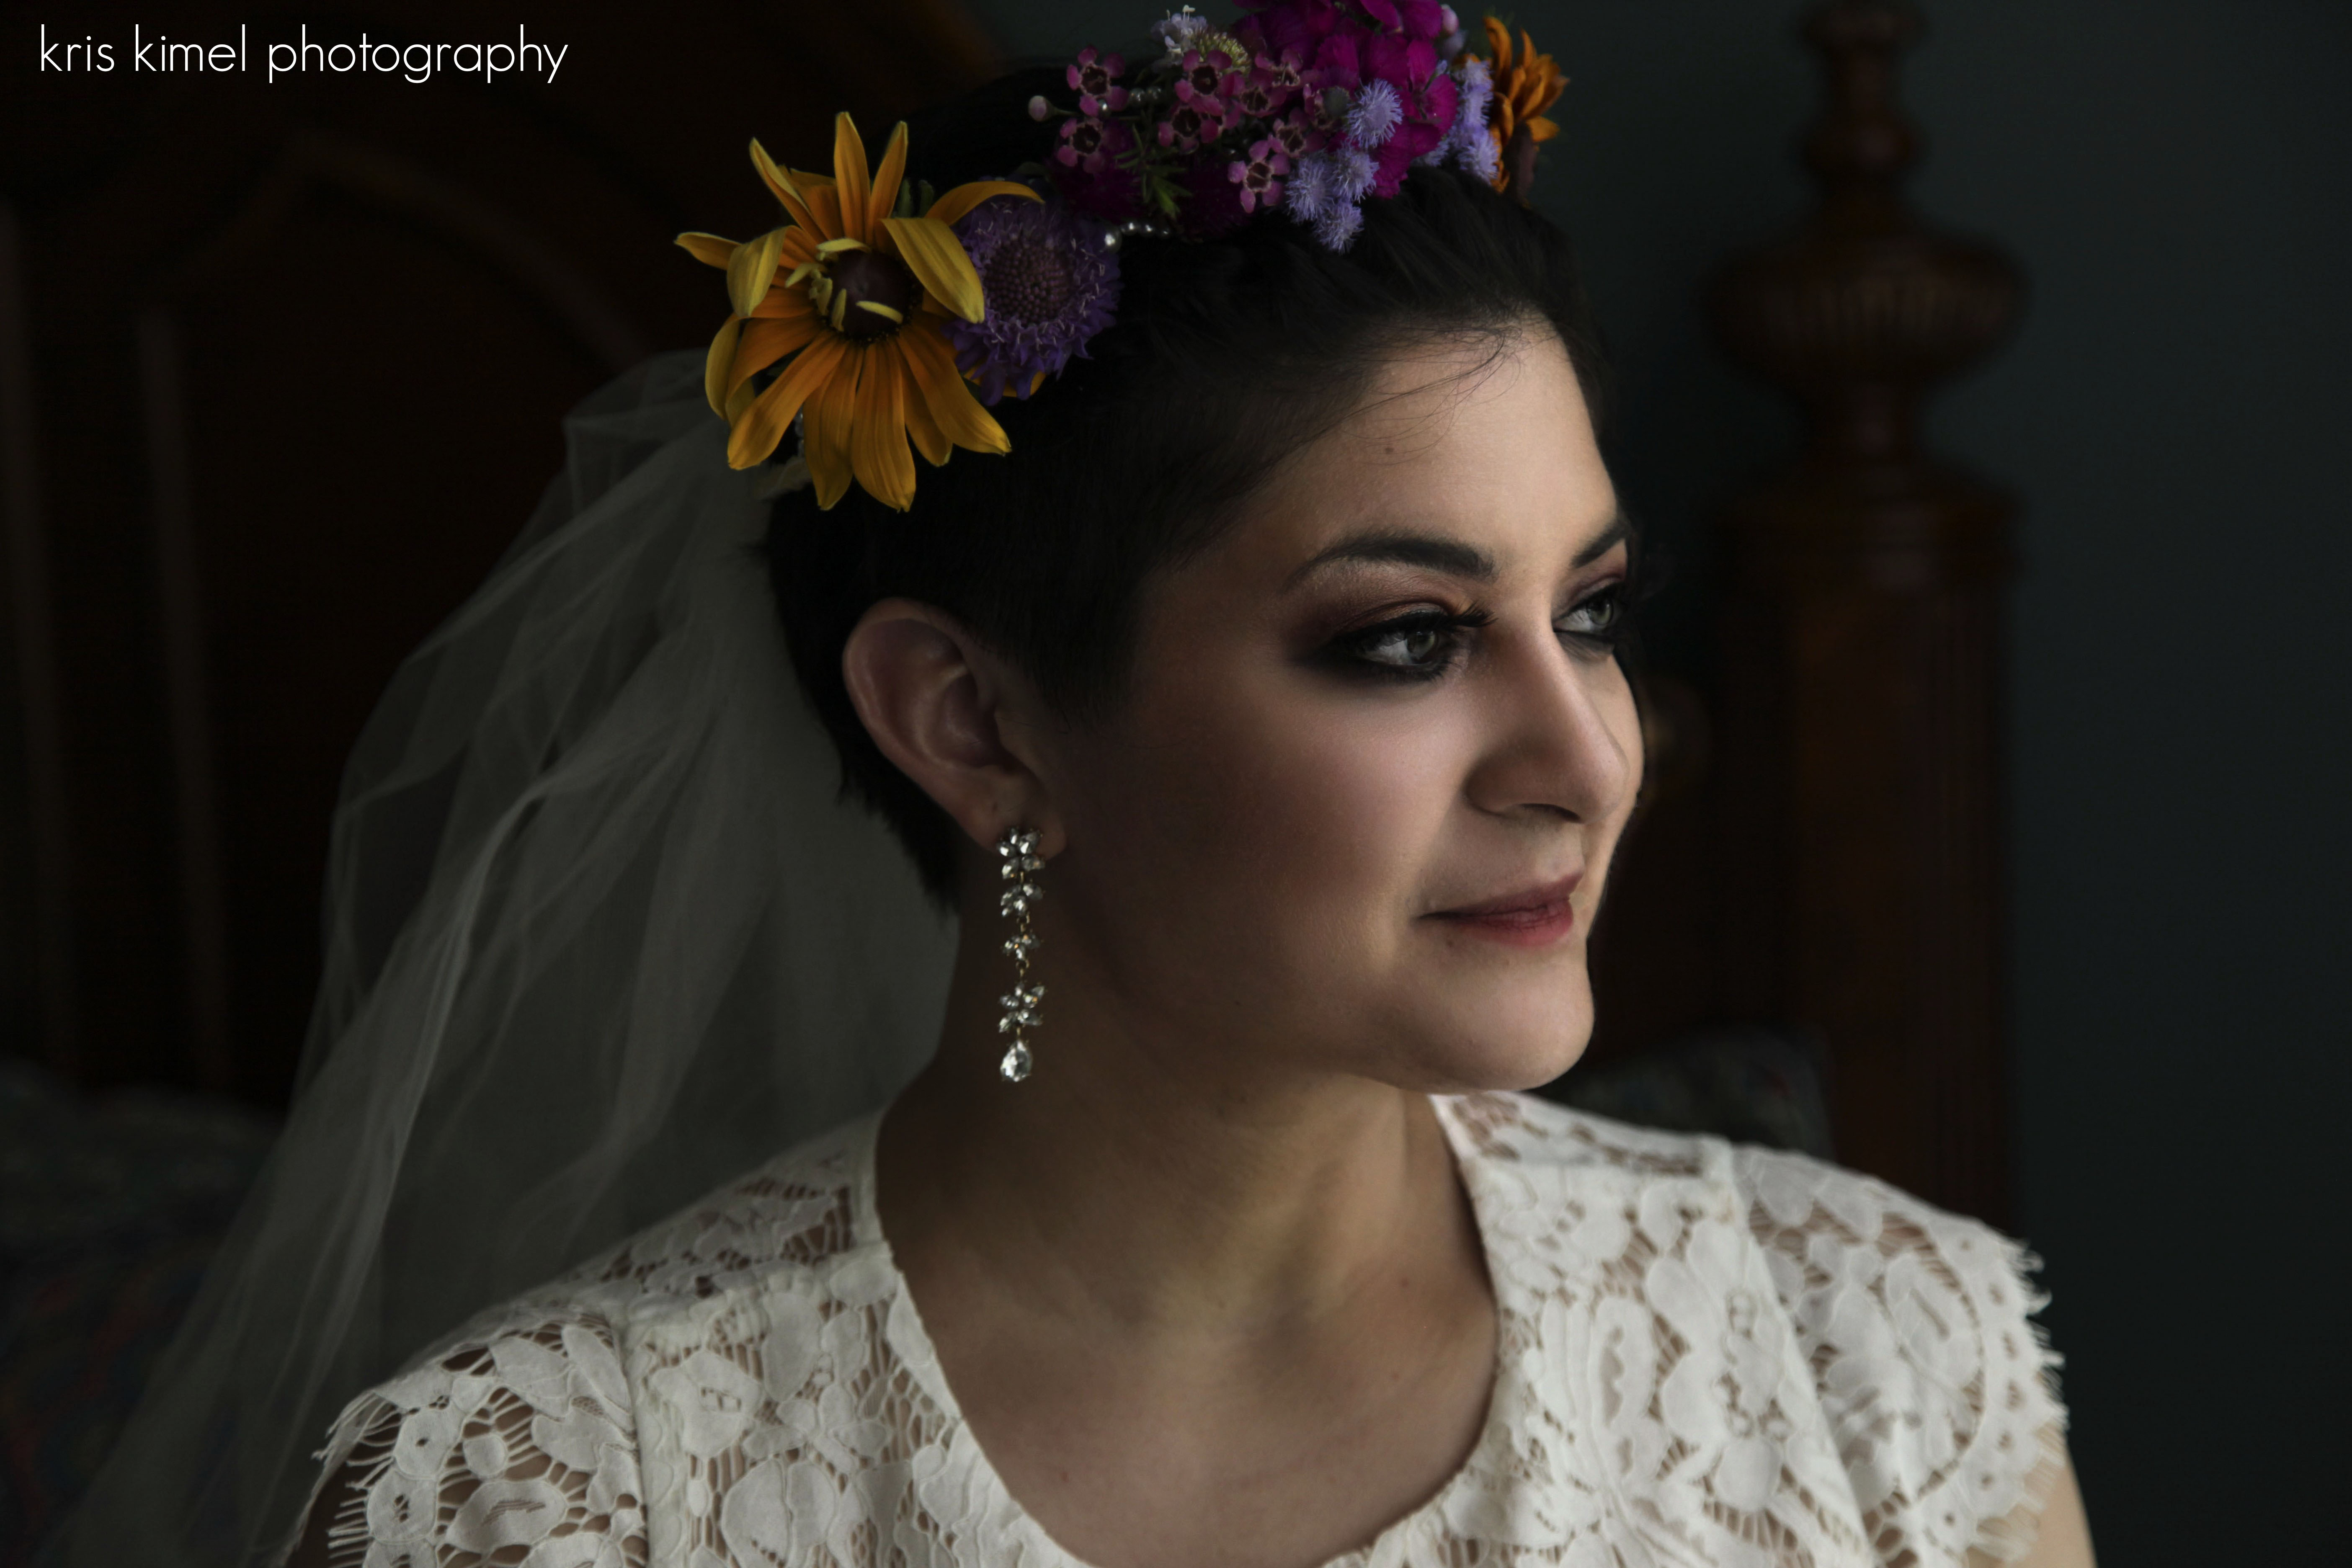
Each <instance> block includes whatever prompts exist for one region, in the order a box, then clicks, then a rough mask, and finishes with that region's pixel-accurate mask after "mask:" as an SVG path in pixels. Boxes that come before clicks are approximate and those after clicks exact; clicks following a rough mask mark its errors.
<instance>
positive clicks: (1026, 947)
mask: <svg viewBox="0 0 2352 1568" xmlns="http://www.w3.org/2000/svg"><path fill="white" fill-rule="evenodd" d="M1036 851H1037V835H1036V834H1035V833H1034V832H1030V831H1026V830H1024V829H1022V828H1017V827H1015V828H1008V829H1007V830H1006V831H1005V835H1004V837H1002V838H1000V839H998V840H997V841H996V854H997V858H998V860H999V861H1000V862H1001V864H1000V865H999V866H998V868H997V871H998V875H1000V876H1002V877H1003V879H1005V880H1006V881H1008V882H1010V883H1012V884H1013V886H1011V887H1009V888H1007V889H1004V891H1003V893H1001V894H999V895H998V897H997V900H996V910H997V913H999V914H1001V915H1003V916H1005V917H1007V918H1008V919H1010V920H1011V921H1013V934H1012V935H1011V936H1010V937H1007V938H1006V939H1005V942H1004V951H1005V952H1008V953H1011V954H1012V955H1013V989H1012V990H1010V991H1008V992H1006V993H1005V994H1003V995H1002V996H1000V997H998V998H997V1000H998V1001H1000V1002H1002V1003H1003V1005H1004V1016H1003V1017H1001V1018H999V1019H997V1020H996V1032H997V1033H998V1034H1000V1035H1010V1036H1012V1037H1013V1044H1012V1045H1011V1046H1010V1047H1007V1048H1006V1050H1005V1053H1004V1059H1003V1060H1002V1061H1000V1062H998V1063H997V1064H996V1071H997V1075H998V1076H999V1077H1001V1078H1003V1079H1004V1081H1005V1082H1007V1083H1019V1082H1020V1081H1021V1080H1022V1079H1024V1078H1027V1077H1028V1076H1029V1068H1030V1065H1031V1062H1032V1058H1031V1057H1030V1055H1029V1041H1028V1039H1027V1038H1026V1037H1025V1036H1024V1031H1025V1030H1029V1029H1034V1028H1035V1027H1036V1026H1038V1024H1039V1023H1040V1022H1041V1021H1042V1020H1040V1019H1039V1018H1038V1016H1037V1004H1038V1003H1040V1002H1043V1001H1044V1000H1045V987H1044V986H1043V985H1032V984H1029V954H1030V952H1032V951H1033V950H1034V948H1035V947H1036V945H1037V936H1036V933H1035V932H1034V931H1031V930H1030V929H1029V906H1030V905H1032V904H1034V903H1035V902H1036V901H1037V900H1039V899H1042V898H1044V897H1045V889H1043V888H1040V887H1039V886H1037V884H1036V883H1034V882H1033V881H1031V880H1030V879H1029V873H1030V872H1032V871H1042V870H1044V869H1045V862H1044V861H1043V860H1040V859H1038V858H1037V853H1036Z"/></svg>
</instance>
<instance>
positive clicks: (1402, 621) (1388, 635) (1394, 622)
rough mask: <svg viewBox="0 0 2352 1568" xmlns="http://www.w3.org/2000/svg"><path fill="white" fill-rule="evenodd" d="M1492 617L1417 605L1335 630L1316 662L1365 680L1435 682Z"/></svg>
mask: <svg viewBox="0 0 2352 1568" xmlns="http://www.w3.org/2000/svg"><path fill="white" fill-rule="evenodd" d="M1494 618H1495V617H1494V616H1492V615H1490V614H1488V613H1487V612H1486V611H1485V610H1482V609H1478V608H1475V607H1473V608H1470V609H1467V610H1446V609H1441V608H1439V607H1437V606H1435V605H1416V606H1414V607H1413V608H1411V609H1408V610H1404V611H1402V612H1400V613H1396V614H1391V615H1384V616H1378V617H1376V618H1374V619H1373V620H1371V621H1370V622H1369V623H1368V624H1364V625H1360V626H1351V627H1349V628H1348V629H1347V630H1344V631H1342V632H1339V634H1337V635H1336V636H1334V637H1330V638H1329V639H1328V641H1326V642H1325V643H1324V644H1323V645H1322V647H1320V648H1318V650H1317V651H1316V654H1315V656H1314V657H1315V662H1316V663H1318V664H1320V665H1322V666H1323V667H1325V668H1329V669H1331V670H1334V671H1336V672H1338V673H1339V674H1342V675H1345V676H1349V677H1352V678H1357V679H1366V680H1372V681H1379V682H1391V681H1402V682H1408V683H1410V682H1418V681H1425V680H1434V679H1438V678H1439V677H1441V676H1443V675H1444V674H1446V673H1447V672H1448V671H1449V670H1451V669H1453V668H1454V666H1455V665H1457V664H1459V663H1460V662H1461V661H1462V658H1463V655H1464V654H1465V652H1466V651H1467V649H1468V645H1469V642H1470V638H1471V637H1472V635H1473V634H1475V632H1476V631H1477V630H1478V629H1479V628H1480V627H1482V626H1488V625H1490V624H1492V622H1493V621H1494Z"/></svg>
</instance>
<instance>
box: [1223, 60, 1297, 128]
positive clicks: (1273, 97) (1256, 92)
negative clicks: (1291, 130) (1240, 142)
mask: <svg viewBox="0 0 2352 1568" xmlns="http://www.w3.org/2000/svg"><path fill="white" fill-rule="evenodd" d="M1285 58H1286V59H1287V58H1288V57H1285ZM1297 94H1298V72H1297V68H1295V67H1292V68H1284V67H1281V66H1276V65H1275V64H1273V63H1272V62H1270V61H1266V60H1260V61H1259V62H1258V63H1257V68H1256V69H1255V70H1253V71H1251V72H1250V74H1249V79H1248V80H1247V81H1245V82H1244V83H1242V87H1241V90H1240V91H1239V92H1237V93H1235V94H1234V107H1235V108H1237V109H1239V110H1241V112H1242V118H1243V119H1244V120H1271V119H1273V118H1274V117H1275V116H1276V114H1279V113H1280V112H1282V109H1283V106H1284V105H1285V104H1287V103H1288V102H1289V101H1290V100H1292V99H1293V98H1295V97H1297Z"/></svg>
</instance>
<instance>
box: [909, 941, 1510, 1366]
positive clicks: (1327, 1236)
mask: <svg viewBox="0 0 2352 1568" xmlns="http://www.w3.org/2000/svg"><path fill="white" fill-rule="evenodd" d="M973 945H974V944H972V943H969V942H968V943H967V944H966V950H965V951H964V952H961V953H960V954H959V959H958V963H957V973H956V978H955V983H954V984H953V986H952V988H951V992H950V1006H949V1015H948V1018H947V1021H946V1025H945V1028H944V1030H943V1035H942V1041H941V1046H940V1053H939V1056H938V1058H936V1059H935V1061H934V1062H933V1064H932V1065H931V1067H930V1068H929V1069H927V1070H926V1072H925V1073H924V1074H923V1075H922V1076H921V1077H920V1078H919V1079H917V1080H916V1082H915V1083H914V1084H912V1085H911V1086H909V1088H908V1090H907V1091H906V1093H905V1094H903V1095H902V1096H901V1097H900V1099H899V1100H898V1103H897V1104H896V1105H894V1106H893V1107H892V1109H891V1110H890V1111H889V1113H888V1114H887V1117H886V1118H885V1121H884V1125H883V1130H882V1134H881V1142H880V1148H879V1152H878V1154H877V1165H878V1167H879V1186H880V1191H879V1193H878V1201H879V1204H880V1206H881V1212H882V1218H883V1227H884V1230H885V1233H886V1234H887V1236H888V1237H889V1238H890V1241H891V1244H892V1246H893V1247H894V1249H895V1250H896V1251H897V1252H898V1255H899V1259H900V1262H901V1266H902V1267H903V1268H906V1269H907V1270H908V1276H909V1278H910V1279H913V1280H915V1281H917V1282H918V1284H919V1283H920V1281H921V1280H922V1279H924V1278H925V1277H926V1276H930V1277H934V1278H939V1279H951V1280H953V1281H955V1284H954V1286H953V1287H952V1288H953V1289H955V1290H957V1291H958V1292H959V1293H962V1292H965V1291H969V1290H971V1289H974V1288H980V1289H990V1290H991V1291H992V1293H993V1292H996V1291H1002V1292H1006V1293H1009V1294H1010V1295H1011V1296H1012V1297H1013V1298H1014V1299H1016V1300H1018V1302H1019V1305H1020V1307H1021V1309H1022V1310H1027V1311H1032V1312H1039V1313H1043V1314H1045V1315H1047V1316H1049V1317H1051V1318H1053V1319H1056V1320H1063V1321H1079V1320H1084V1321H1089V1322H1091V1323H1094V1324H1097V1325H1099V1326H1100V1327H1102V1328H1104V1329H1106V1330H1111V1331H1120V1332H1124V1333H1129V1334H1134V1335H1138V1336H1141V1337H1143V1338H1147V1339H1149V1338H1158V1337H1160V1336H1162V1335H1168V1336H1173V1337H1176V1338H1189V1337H1192V1336H1194V1335H1200V1334H1207V1335H1211V1336H1213V1337H1220V1338H1222V1337H1226V1336H1238V1337H1240V1338H1242V1339H1258V1338H1264V1337H1270V1338H1272V1339H1276V1340H1279V1339H1283V1338H1286V1337H1287V1336H1289V1335H1290V1334H1293V1333H1297V1332H1300V1331H1316V1330H1317V1329H1318V1326H1319V1325H1322V1324H1324V1323H1327V1322H1328V1321H1331V1320H1333V1319H1336V1318H1344V1317H1346V1316H1347V1315H1348V1314H1349V1311H1350V1310H1353V1308H1354V1306H1355V1305H1356V1304H1358V1303H1360V1301H1361V1300H1362V1299H1363V1296H1364V1293H1365V1292H1366V1291H1368V1290H1372V1289H1388V1288H1391V1287H1392V1285H1393V1282H1394V1281H1396V1280H1397V1279H1399V1278H1400V1275H1401V1274H1424V1273H1427V1272H1430V1271H1433V1270H1442V1269H1444V1268H1458V1266H1459V1265H1460V1264H1461V1263H1462V1262H1463V1261H1464V1260H1465V1258H1466V1260H1467V1261H1468V1263H1469V1265H1470V1267H1471V1268H1473V1269H1475V1268H1478V1267H1480V1266H1481V1259H1480V1257H1479V1249H1478V1245H1477V1237H1476V1229H1475V1222H1474V1220H1473V1219H1472V1217H1471V1215H1470V1213H1469V1210H1468V1206H1467V1203H1466V1200H1465V1198H1464V1197H1463V1195H1462V1193H1461V1191H1460V1185H1459V1182H1458V1179H1457V1178H1456V1176H1455V1174H1454V1165H1453V1157H1452V1154H1451V1152H1450V1150H1449V1149H1448V1147H1447V1145H1446V1142H1445V1136H1444V1131H1443V1129H1442V1128H1441V1127H1440V1126H1439V1124H1438V1122H1437V1119H1436V1116H1435V1113H1434V1111H1433V1109H1432V1107H1431V1106H1430V1103H1429V1100H1428V1099H1427V1097H1426V1096H1424V1095H1422V1094H1418V1093H1414V1092H1412V1091H1410V1090H1406V1089H1398V1088H1396V1087H1394V1086H1392V1085H1389V1084H1383V1083H1379V1082H1375V1081H1372V1080H1370V1079H1363V1078H1356V1077H1348V1076H1344V1075H1339V1074H1335V1073H1328V1072H1310V1071H1305V1070H1300V1069H1298V1068H1295V1067H1292V1068H1287V1069H1284V1068H1278V1067H1275V1066H1270V1065H1268V1064H1266V1063H1265V1062H1264V1061H1262V1060H1251V1059H1249V1058H1248V1056H1247V1054H1246V1053H1237V1052H1234V1051H1230V1050H1226V1049H1221V1048H1219V1047H1218V1043H1216V1042H1208V1041H1200V1040H1178V1039H1172V1038H1160V1037H1156V1036H1155V1033H1154V1031H1153V1030H1152V1029H1151V1027H1150V1025H1149V1023H1148V1022H1146V1023H1140V1024H1139V1022H1138V1021H1137V1020H1135V1019H1133V1018H1131V1017H1128V1016H1122V1013H1121V1010H1120V1009H1119V1008H1118V1007H1117V1006H1116V1005H1114V1004H1109V1003H1107V1002H1105V1001H1103V1000H1101V999H1098V998H1097V997H1096V996H1093V995H1090V994H1088V993H1087V988H1086V987H1085V986H1084V985H1083V984H1080V985H1057V986H1056V987H1055V995H1054V997H1053V998H1052V1001H1051V1003H1050V1004H1049V1009H1050V1010H1049V1014H1048V1016H1049V1019H1050V1023H1051V1026H1050V1027H1049V1028H1047V1029H1045V1030H1043V1031H1041V1032H1040V1034H1039V1036H1038V1038H1037V1039H1036V1041H1035V1042H1034V1043H1035V1045H1036V1047H1037V1053H1038V1061H1037V1067H1036V1071H1035V1074H1034V1077H1033V1078H1031V1079H1029V1080H1028V1081H1027V1082H1024V1083H1021V1084H1018V1085H1010V1084H1006V1083H1003V1082H1002V1081H1000V1080H999V1079H997V1077H996V1070H995V1062H996V1058H997V1057H998V1056H999V1055H1000V1054H1001V1053H1002V1051H1003V1039H1002V1037H1000V1036H999V1035H998V1033H997V1031H996V1028H995V1016H996V1005H995V996H994V993H995V991H997V990H999V989H1001V988H1002V976H1001V974H999V973H996V971H998V970H1001V968H1002V964H1001V963H991V962H990V960H992V958H993V956H994V955H993V954H992V953H991V952H986V951H983V952H982V953H980V954H974V953H973V952H971V951H970V949H971V947H972V946H973ZM981 945H982V947H983V949H985V947H986V946H987V944H981Z"/></svg>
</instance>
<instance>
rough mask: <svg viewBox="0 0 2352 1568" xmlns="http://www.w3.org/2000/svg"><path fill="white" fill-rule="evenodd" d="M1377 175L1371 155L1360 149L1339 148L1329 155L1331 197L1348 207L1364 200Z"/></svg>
mask: <svg viewBox="0 0 2352 1568" xmlns="http://www.w3.org/2000/svg"><path fill="white" fill-rule="evenodd" d="M1376 173H1377V169H1376V166H1375V165H1374V163H1372V155H1371V154H1370V153H1367V152H1365V151H1364V150H1363V149H1362V148H1361V147H1341V148H1339V149H1338V150H1336V151H1335V152H1334V153H1332V154H1331V196H1332V199H1333V200H1334V201H1337V202H1343V203H1345V204H1347V205H1349V206H1353V205H1355V204H1356V203H1358V202H1360V201H1362V200H1363V199H1364V194H1365V193H1366V192H1367V191H1370V189H1371V188H1372V179H1373V176H1374V174H1376Z"/></svg>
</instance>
